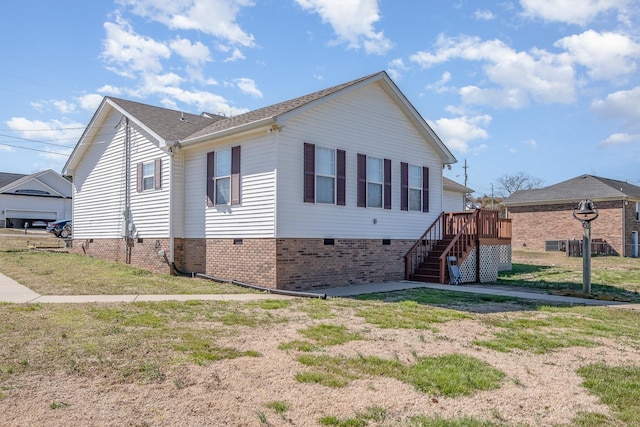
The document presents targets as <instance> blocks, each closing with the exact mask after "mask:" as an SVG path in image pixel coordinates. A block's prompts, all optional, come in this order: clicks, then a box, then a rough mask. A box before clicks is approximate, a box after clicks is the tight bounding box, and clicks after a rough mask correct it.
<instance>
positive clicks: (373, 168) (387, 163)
mask: <svg viewBox="0 0 640 427" xmlns="http://www.w3.org/2000/svg"><path fill="white" fill-rule="evenodd" d="M357 190H358V207H369V208H384V209H391V160H389V159H381V158H378V157H369V156H366V155H364V154H358V188H357Z"/></svg>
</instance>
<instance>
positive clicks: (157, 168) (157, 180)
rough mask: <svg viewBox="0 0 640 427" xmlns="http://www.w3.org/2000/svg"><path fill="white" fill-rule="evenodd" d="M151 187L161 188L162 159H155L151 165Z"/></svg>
mask: <svg viewBox="0 0 640 427" xmlns="http://www.w3.org/2000/svg"><path fill="white" fill-rule="evenodd" d="M153 188H154V189H155V190H159V189H161V188H162V159H156V160H155V164H154V165H153Z"/></svg>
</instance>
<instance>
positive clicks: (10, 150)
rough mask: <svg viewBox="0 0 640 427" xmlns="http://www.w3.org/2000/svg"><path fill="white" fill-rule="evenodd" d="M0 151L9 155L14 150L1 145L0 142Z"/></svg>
mask: <svg viewBox="0 0 640 427" xmlns="http://www.w3.org/2000/svg"><path fill="white" fill-rule="evenodd" d="M0 151H2V152H4V153H11V152H13V151H14V149H13V147H9V146H8V145H2V143H1V142H0Z"/></svg>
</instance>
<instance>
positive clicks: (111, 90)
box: [97, 85, 122, 95]
mask: <svg viewBox="0 0 640 427" xmlns="http://www.w3.org/2000/svg"><path fill="white" fill-rule="evenodd" d="M97 92H100V93H105V94H108V95H120V94H121V93H122V89H120V88H119V87H116V86H111V85H104V86H102V87H100V88H98V90H97Z"/></svg>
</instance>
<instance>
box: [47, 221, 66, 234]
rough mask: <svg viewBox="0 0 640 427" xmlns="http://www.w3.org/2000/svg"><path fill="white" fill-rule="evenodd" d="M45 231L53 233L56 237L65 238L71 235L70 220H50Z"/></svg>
mask: <svg viewBox="0 0 640 427" xmlns="http://www.w3.org/2000/svg"><path fill="white" fill-rule="evenodd" d="M47 232H49V233H53V234H54V235H55V236H56V237H62V238H63V239H66V238H67V237H69V236H71V220H70V219H62V220H60V221H55V222H50V223H49V225H47Z"/></svg>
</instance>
